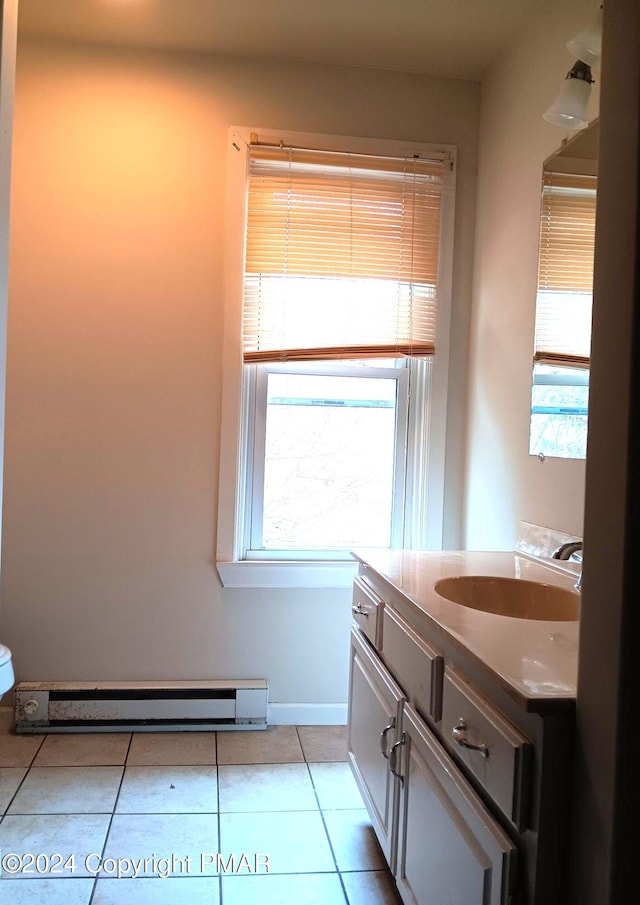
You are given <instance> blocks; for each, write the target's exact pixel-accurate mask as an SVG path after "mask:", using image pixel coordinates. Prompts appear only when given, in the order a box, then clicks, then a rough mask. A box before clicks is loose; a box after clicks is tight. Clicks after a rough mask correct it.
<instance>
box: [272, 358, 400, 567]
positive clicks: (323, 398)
mask: <svg viewBox="0 0 640 905" xmlns="http://www.w3.org/2000/svg"><path fill="white" fill-rule="evenodd" d="M396 386H397V382H396V380H395V379H393V378H371V377H330V376H323V375H299V374H279V373H270V374H269V382H268V400H267V423H266V448H265V482H264V510H263V533H262V539H263V547H264V548H265V549H286V548H291V549H293V548H303V549H304V548H320V549H328V548H335V547H353V546H389V544H390V538H391V509H392V491H393V477H394V454H395V423H396Z"/></svg>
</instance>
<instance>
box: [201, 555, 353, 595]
mask: <svg viewBox="0 0 640 905" xmlns="http://www.w3.org/2000/svg"><path fill="white" fill-rule="evenodd" d="M216 566H217V569H218V575H219V576H220V580H221V581H222V585H223V587H225V588H349V587H351V584H352V582H353V579H354V578H355V576H356V573H357V569H358V563H357V562H355V560H348V561H345V562H338V561H331V562H309V561H308V560H307V561H300V562H296V561H292V560H286V561H285V560H269V561H257V560H242V561H236V562H218V563H216Z"/></svg>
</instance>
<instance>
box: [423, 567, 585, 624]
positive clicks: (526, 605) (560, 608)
mask: <svg viewBox="0 0 640 905" xmlns="http://www.w3.org/2000/svg"><path fill="white" fill-rule="evenodd" d="M434 587H435V590H436V592H437V593H438V594H440V596H441V597H446V598H447V600H452V601H453V602H454V603H460V604H462V606H468V607H471V608H472V609H474V610H482V611H483V612H485V613H495V614H496V615H498V616H512V617H514V618H516V619H548V620H553V621H554V622H575V621H577V619H578V618H579V616H580V595H579V594H577V593H576V592H575V591H570V590H568V589H566V588H559V587H557V586H556V585H553V584H542V583H538V582H537V581H526V580H525V579H522V578H497V577H493V576H489V575H459V576H456V577H455V578H442V579H440V581H436V583H435V585H434Z"/></svg>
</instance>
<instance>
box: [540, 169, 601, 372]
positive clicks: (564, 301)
mask: <svg viewBox="0 0 640 905" xmlns="http://www.w3.org/2000/svg"><path fill="white" fill-rule="evenodd" d="M596 186H597V178H596V177H595V176H574V175H569V174H566V173H545V175H544V180H543V188H542V208H541V218H540V249H539V260H538V291H537V298H536V330H535V356H534V360H535V361H539V362H545V363H547V364H556V365H570V366H573V367H589V356H590V350H591V303H592V297H593V257H594V250H595V224H596Z"/></svg>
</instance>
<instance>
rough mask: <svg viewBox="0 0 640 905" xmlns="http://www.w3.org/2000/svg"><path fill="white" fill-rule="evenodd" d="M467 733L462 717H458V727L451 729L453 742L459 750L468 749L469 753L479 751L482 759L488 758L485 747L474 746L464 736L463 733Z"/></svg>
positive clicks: (487, 750)
mask: <svg viewBox="0 0 640 905" xmlns="http://www.w3.org/2000/svg"><path fill="white" fill-rule="evenodd" d="M466 731H467V724H466V723H465V721H464V718H463V717H460V719H459V720H458V725H457V726H454V727H453V730H452V735H453V740H454V742H456V743H457V744H458V745H460V747H461V748H468V749H469V750H470V751H479V752H480V754H481V755H482V756H483V757H489V749H488V748H487V746H486V745H484V744H481V745H474V744H473V743H472V742H470V741H469V739H468V738H467V737H466V736H465V732H466Z"/></svg>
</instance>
